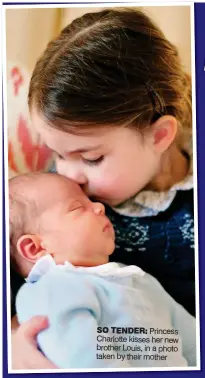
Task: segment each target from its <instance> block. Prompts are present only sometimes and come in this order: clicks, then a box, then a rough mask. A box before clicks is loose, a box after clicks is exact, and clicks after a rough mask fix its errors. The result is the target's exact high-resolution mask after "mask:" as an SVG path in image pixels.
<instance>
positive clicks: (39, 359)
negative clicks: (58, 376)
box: [11, 316, 56, 370]
mask: <svg viewBox="0 0 205 378" xmlns="http://www.w3.org/2000/svg"><path fill="white" fill-rule="evenodd" d="M16 325H17V323H15V325H14V323H13V322H12V336H11V344H12V356H11V357H12V369H18V370H19V369H21V370H23V369H26V370H29V369H56V366H55V365H54V364H52V362H50V361H49V360H47V358H46V357H44V355H43V354H42V353H41V352H40V351H39V350H38V349H37V342H36V336H37V334H38V333H39V332H40V331H42V330H43V329H45V328H47V327H48V326H49V323H48V318H46V317H45V316H35V317H33V318H31V319H30V320H29V321H27V322H25V323H23V324H21V325H20V326H19V328H17V327H16Z"/></svg>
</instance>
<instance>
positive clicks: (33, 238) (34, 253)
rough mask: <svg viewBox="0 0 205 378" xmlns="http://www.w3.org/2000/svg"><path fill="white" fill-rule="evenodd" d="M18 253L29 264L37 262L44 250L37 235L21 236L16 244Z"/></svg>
mask: <svg viewBox="0 0 205 378" xmlns="http://www.w3.org/2000/svg"><path fill="white" fill-rule="evenodd" d="M16 247H17V251H18V253H19V254H20V255H21V256H22V257H23V258H25V259H26V260H29V261H31V262H33V263H34V262H35V261H36V260H38V259H39V258H40V257H41V256H42V255H43V254H44V250H43V248H42V246H41V240H40V238H39V237H38V236H37V235H23V236H21V237H20V238H19V239H18V242H17V246H16Z"/></svg>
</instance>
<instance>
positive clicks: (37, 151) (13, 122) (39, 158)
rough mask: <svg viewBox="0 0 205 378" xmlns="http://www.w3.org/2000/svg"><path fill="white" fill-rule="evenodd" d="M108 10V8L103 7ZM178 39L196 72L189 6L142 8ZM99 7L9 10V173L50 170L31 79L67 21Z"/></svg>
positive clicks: (185, 60)
mask: <svg viewBox="0 0 205 378" xmlns="http://www.w3.org/2000/svg"><path fill="white" fill-rule="evenodd" d="M103 8H105V7H103ZM140 8H141V9H142V10H143V11H144V12H145V13H147V14H148V15H149V16H150V17H151V18H152V19H153V20H154V21H155V22H156V23H157V24H158V25H159V27H160V28H161V29H162V30H163V32H164V33H165V35H166V37H167V38H168V39H169V40H170V41H171V42H172V43H174V44H175V45H176V46H177V47H178V49H179V53H180V55H181V58H182V62H183V64H184V66H185V68H186V70H187V71H189V72H191V20H190V7H189V6H149V7H140ZM100 9H102V8H100V7H98V8H90V7H89V8H88V7H87V8H86V7H84V6H83V7H80V8H55V9H52V8H33V9H30V8H28V9H7V10H6V56H7V119H6V122H7V127H8V155H9V156H8V162H9V176H10V177H11V176H14V175H17V174H19V173H25V172H29V171H33V170H44V169H47V168H48V165H49V164H50V161H51V159H52V156H51V153H50V151H48V150H47V149H46V148H45V146H43V145H42V144H41V143H40V141H39V140H38V138H37V136H36V135H34V133H33V131H32V125H31V123H30V118H29V113H28V108H27V92H28V86H29V80H30V77H31V74H32V71H33V68H34V66H35V63H36V60H37V59H38V58H39V56H40V55H41V53H42V52H43V50H44V49H45V47H46V45H47V44H48V42H49V41H50V40H52V39H53V38H54V37H55V36H57V35H58V33H59V32H60V31H61V29H62V28H64V27H65V26H66V25H67V24H68V23H70V22H71V21H72V20H73V19H75V18H76V17H79V16H81V15H83V14H84V13H87V12H95V11H99V10H100Z"/></svg>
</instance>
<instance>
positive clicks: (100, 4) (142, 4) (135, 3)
mask: <svg viewBox="0 0 205 378" xmlns="http://www.w3.org/2000/svg"><path fill="white" fill-rule="evenodd" d="M19 1H20V0H19ZM85 1H86V0H85ZM31 2H32V1H31ZM81 2H84V0H82V1H81ZM96 5H97V7H102V8H105V7H107V8H108V7H125V6H126V7H129V6H132V7H134V6H137V7H143V8H145V7H147V6H152V7H157V6H164V7H169V6H176V7H177V6H189V7H190V16H191V75H192V99H193V100H192V114H193V166H194V237H195V245H196V246H195V278H196V283H197V284H196V289H195V290H196V303H197V304H198V305H197V306H196V307H197V308H196V326H197V327H196V329H197V365H196V367H189V366H188V367H170V368H124V369H120V368H107V369H106V368H103V369H69V370H65V369H45V370H40V369H39V370H34V369H32V370H15V369H12V367H11V319H10V316H9V315H10V302H11V295H10V290H9V288H10V269H9V266H10V261H9V257H10V256H9V253H7V254H6V276H7V289H8V290H7V335H8V373H9V374H11V373H12V374H14V373H15V374H21V373H29V374H32V373H68V372H69V373H74V372H75V373H81V372H121V371H122V372H123V371H159V372H161V371H191V370H193V371H195V370H196V371H197V370H201V360H200V319H199V305H200V302H199V264H198V260H199V258H198V255H199V248H198V195H197V145H196V95H195V83H196V80H195V38H194V3H193V2H191V1H181V2H179V1H169V2H166V3H164V2H163V1H158V2H155V1H154V2H151V1H149V2H148V1H146V0H145V1H144V2H141V1H139V2H138V1H133V2H126V1H124V2H118V3H117V2H116V3H115V4H114V3H113V4H111V3H109V2H108V3H107V2H106V1H105V2H104V3H103V2H102V1H99V2H98V1H96V2H93V3H92V4H86V3H85V4H66V3H64V4H55V6H54V4H47V5H46V4H43V5H42V4H41V3H37V5H35V6H34V5H29V2H28V4H25V5H3V11H2V26H3V28H2V29H3V33H2V34H3V46H2V47H3V89H4V90H3V104H4V137H5V139H4V162H6V161H7V156H8V133H7V128H6V125H7V114H8V112H7V110H8V109H7V75H6V74H7V72H6V66H7V61H6V10H7V9H34V8H38V9H41V8H93V7H95V6H96ZM8 177H9V174H8V164H5V210H6V215H7V219H8V211H9V200H8V195H6V193H8ZM9 249H10V247H9V225H6V251H9Z"/></svg>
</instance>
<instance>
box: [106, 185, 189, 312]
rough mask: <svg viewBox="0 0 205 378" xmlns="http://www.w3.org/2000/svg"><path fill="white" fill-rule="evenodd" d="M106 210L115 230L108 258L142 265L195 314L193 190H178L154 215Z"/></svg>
mask: <svg viewBox="0 0 205 378" xmlns="http://www.w3.org/2000/svg"><path fill="white" fill-rule="evenodd" d="M106 213H107V215H108V217H109V218H110V220H111V222H112V223H113V225H114V228H115V233H116V249H115V252H114V253H113V255H112V256H111V257H110V261H116V262H121V263H123V264H126V265H137V266H139V267H141V268H142V269H143V270H145V271H146V272H148V273H150V274H152V275H153V276H154V277H156V278H157V279H158V280H159V281H160V282H161V284H162V286H163V287H164V288H165V290H166V291H167V292H168V293H169V294H170V295H171V296H172V297H173V298H174V299H175V300H176V301H177V302H179V303H180V304H182V305H183V306H184V307H185V308H186V309H187V310H188V311H189V312H190V313H191V314H192V315H195V267H194V266H195V264H194V260H195V257H194V252H195V250H194V215H193V190H187V191H180V190H179V191H178V192H177V194H176V196H175V199H174V200H173V202H172V204H171V205H170V207H169V208H168V209H167V210H166V211H163V212H160V213H159V214H158V215H156V216H151V217H143V218H139V217H133V216H132V217H130V216H125V215H121V214H118V213H117V212H115V211H114V210H113V209H111V208H110V207H108V206H106Z"/></svg>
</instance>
